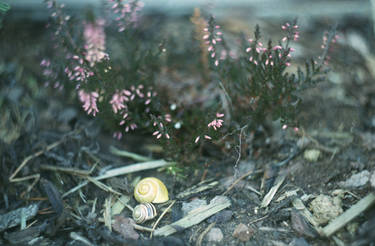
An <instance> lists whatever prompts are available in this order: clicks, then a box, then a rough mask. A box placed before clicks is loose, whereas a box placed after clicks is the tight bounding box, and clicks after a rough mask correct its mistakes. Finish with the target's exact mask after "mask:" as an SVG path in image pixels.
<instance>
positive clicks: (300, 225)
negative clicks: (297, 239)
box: [290, 209, 318, 238]
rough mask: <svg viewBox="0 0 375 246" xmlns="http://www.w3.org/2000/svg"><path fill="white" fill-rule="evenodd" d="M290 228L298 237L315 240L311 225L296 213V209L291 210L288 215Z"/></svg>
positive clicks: (314, 232) (315, 235)
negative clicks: (290, 223)
mask: <svg viewBox="0 0 375 246" xmlns="http://www.w3.org/2000/svg"><path fill="white" fill-rule="evenodd" d="M290 216H291V222H292V228H293V229H294V230H295V231H296V232H298V233H299V234H300V235H303V236H307V237H311V238H316V237H317V236H318V235H317V233H316V231H315V229H314V228H313V227H312V225H311V224H310V223H309V222H307V220H306V219H305V218H304V217H303V216H302V215H301V214H300V212H298V211H297V210H296V209H292V212H291V214H290Z"/></svg>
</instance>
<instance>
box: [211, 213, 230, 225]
mask: <svg viewBox="0 0 375 246" xmlns="http://www.w3.org/2000/svg"><path fill="white" fill-rule="evenodd" d="M232 215H233V212H232V211H231V210H223V211H221V212H219V213H217V214H215V215H213V216H211V217H210V218H209V219H208V223H213V222H216V223H224V222H227V221H229V220H230V219H232Z"/></svg>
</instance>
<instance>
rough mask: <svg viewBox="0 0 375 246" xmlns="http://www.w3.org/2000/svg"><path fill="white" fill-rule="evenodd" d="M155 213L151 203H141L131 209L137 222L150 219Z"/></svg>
mask: <svg viewBox="0 0 375 246" xmlns="http://www.w3.org/2000/svg"><path fill="white" fill-rule="evenodd" d="M156 215H157V213H156V208H155V206H154V205H153V204H152V203H141V204H139V205H137V206H136V207H135V208H134V209H133V219H134V221H135V222H136V223H137V224H141V223H143V222H145V221H146V220H151V219H153V218H155V217H156Z"/></svg>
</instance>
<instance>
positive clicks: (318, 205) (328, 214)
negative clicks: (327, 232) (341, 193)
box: [310, 195, 343, 224]
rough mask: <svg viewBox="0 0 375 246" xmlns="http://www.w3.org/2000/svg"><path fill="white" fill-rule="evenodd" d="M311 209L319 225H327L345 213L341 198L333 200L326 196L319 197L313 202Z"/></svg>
mask: <svg viewBox="0 0 375 246" xmlns="http://www.w3.org/2000/svg"><path fill="white" fill-rule="evenodd" d="M310 209H311V210H312V212H313V214H314V218H315V220H316V222H317V223H318V224H326V223H327V222H329V221H330V220H331V219H334V218H336V217H337V216H339V215H340V214H341V213H342V212H343V210H342V207H341V198H340V197H333V198H332V197H330V196H326V195H319V196H317V197H316V198H315V199H314V200H312V201H311V203H310Z"/></svg>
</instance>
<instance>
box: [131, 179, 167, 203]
mask: <svg viewBox="0 0 375 246" xmlns="http://www.w3.org/2000/svg"><path fill="white" fill-rule="evenodd" d="M134 197H135V200H137V201H138V202H139V203H146V202H152V203H163V202H166V201H168V199H169V198H168V190H167V187H165V185H164V184H163V182H161V181H160V180H159V179H157V178H153V177H150V178H144V179H142V180H141V181H139V183H138V184H137V185H136V186H135V189H134Z"/></svg>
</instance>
